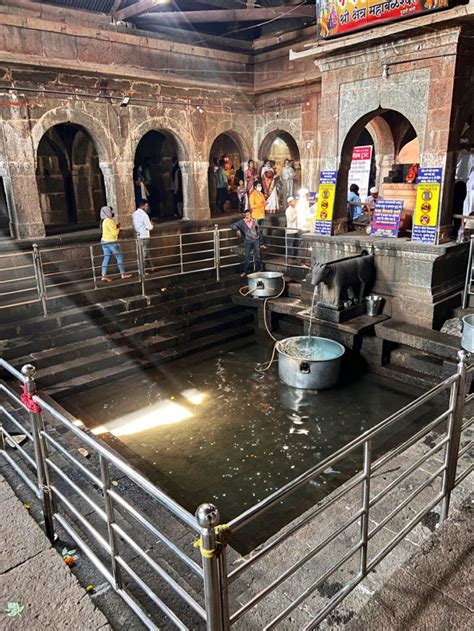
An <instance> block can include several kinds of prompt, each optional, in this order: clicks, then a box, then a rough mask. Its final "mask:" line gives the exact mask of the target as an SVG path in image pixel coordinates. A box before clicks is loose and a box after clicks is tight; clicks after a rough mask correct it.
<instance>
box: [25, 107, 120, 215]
mask: <svg viewBox="0 0 474 631" xmlns="http://www.w3.org/2000/svg"><path fill="white" fill-rule="evenodd" d="M67 123H71V124H73V125H79V126H80V127H83V128H84V129H85V130H86V131H87V133H88V134H89V135H90V137H91V138H92V140H93V143H94V146H95V148H96V150H97V155H98V158H99V168H100V170H101V171H102V175H103V178H104V185H105V196H106V203H107V204H108V205H109V206H113V207H114V208H117V207H118V202H117V183H116V181H115V176H114V174H113V167H112V165H113V164H114V162H115V161H116V160H117V158H118V156H119V151H118V147H117V145H116V143H115V141H114V140H113V138H112V137H111V135H110V133H109V132H108V130H107V128H106V127H105V126H104V125H103V124H102V123H101V122H100V121H99V120H98V119H97V118H96V117H95V116H92V115H91V114H88V113H87V112H84V111H82V110H79V109H75V108H73V107H70V108H64V107H57V108H54V109H52V110H48V111H47V112H46V113H45V114H43V116H41V118H39V119H38V120H37V121H36V123H35V124H34V126H33V128H32V130H31V138H32V144H33V152H34V161H35V163H36V162H37V159H38V155H37V154H38V147H39V143H40V141H41V139H42V138H43V136H44V135H45V134H46V132H47V131H48V129H51V128H52V127H54V126H55V125H61V124H67Z"/></svg>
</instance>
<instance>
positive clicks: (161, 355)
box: [45, 324, 254, 398]
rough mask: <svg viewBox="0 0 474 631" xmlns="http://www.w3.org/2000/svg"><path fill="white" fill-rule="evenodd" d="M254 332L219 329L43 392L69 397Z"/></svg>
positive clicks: (244, 327) (240, 328) (239, 328)
mask: <svg viewBox="0 0 474 631" xmlns="http://www.w3.org/2000/svg"><path fill="white" fill-rule="evenodd" d="M253 333H254V329H253V327H252V326H250V325H248V324H241V325H239V326H236V325H235V324H234V326H232V327H231V328H229V329H228V330H219V332H217V333H216V332H215V333H213V334H211V335H207V336H204V337H201V338H197V339H193V340H192V341H188V342H186V343H183V344H180V345H179V346H173V347H171V348H169V349H164V350H163V351H161V352H157V353H155V354H154V355H153V356H151V355H149V356H142V357H137V358H136V359H127V358H126V357H123V358H121V359H120V361H119V362H116V364H115V366H114V369H113V371H112V370H111V369H110V367H106V368H102V369H100V370H97V371H95V372H94V373H93V374H82V375H79V376H77V377H71V378H69V379H64V380H62V381H58V382H57V383H54V384H52V385H50V386H46V388H45V390H46V391H47V392H48V393H49V394H51V395H53V396H54V397H57V398H60V397H64V396H66V395H68V394H70V393H71V392H72V391H74V393H78V392H80V391H81V390H85V389H88V388H92V387H96V386H99V385H101V384H102V383H105V382H110V380H111V379H113V380H115V379H120V378H123V377H127V376H128V375H131V374H133V373H135V372H136V371H137V370H143V369H145V368H151V367H153V366H159V365H161V364H163V363H166V362H169V361H173V360H175V359H179V358H180V357H185V356H188V355H191V354H192V353H197V352H201V351H205V350H207V349H210V348H215V347H219V348H221V347H222V345H226V344H228V343H230V342H231V341H233V340H236V339H241V338H244V337H248V336H251V335H253Z"/></svg>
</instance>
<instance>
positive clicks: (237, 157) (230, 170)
mask: <svg viewBox="0 0 474 631" xmlns="http://www.w3.org/2000/svg"><path fill="white" fill-rule="evenodd" d="M220 163H222V165H223V167H224V170H225V174H226V177H227V183H228V187H229V190H228V193H227V199H226V200H225V201H224V204H223V209H224V210H225V211H228V210H237V209H238V207H239V200H238V197H237V187H238V186H239V180H240V179H243V178H244V173H243V172H244V165H243V164H242V151H241V149H240V147H239V145H238V144H237V141H236V140H234V138H233V137H232V136H231V135H230V134H228V133H223V134H219V136H217V138H216V139H215V140H214V142H213V143H212V146H211V151H210V154H209V177H208V187H209V208H210V209H211V215H215V214H216V213H217V214H218V213H219V209H218V208H217V183H216V170H217V168H218V166H219V164H220Z"/></svg>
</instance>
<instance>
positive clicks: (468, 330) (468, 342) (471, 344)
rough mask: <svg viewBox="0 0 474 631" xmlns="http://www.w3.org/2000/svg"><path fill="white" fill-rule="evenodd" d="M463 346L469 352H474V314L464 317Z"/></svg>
mask: <svg viewBox="0 0 474 631" xmlns="http://www.w3.org/2000/svg"><path fill="white" fill-rule="evenodd" d="M461 346H462V347H463V349H464V350H465V351H467V352H468V353H474V315H466V316H464V318H463V319H462V339H461Z"/></svg>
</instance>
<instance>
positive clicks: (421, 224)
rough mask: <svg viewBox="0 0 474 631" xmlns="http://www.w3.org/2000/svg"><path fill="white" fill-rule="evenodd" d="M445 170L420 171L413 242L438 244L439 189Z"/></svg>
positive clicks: (412, 234) (412, 235)
mask: <svg viewBox="0 0 474 631" xmlns="http://www.w3.org/2000/svg"><path fill="white" fill-rule="evenodd" d="M442 175H443V169H442V168H441V167H439V168H434V169H420V170H419V171H418V178H417V180H416V181H417V184H418V188H417V190H416V206H415V217H414V219H413V229H412V233H411V240H412V241H418V242H421V243H433V244H435V243H436V240H437V236H438V209H439V189H440V187H441V178H442Z"/></svg>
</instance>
